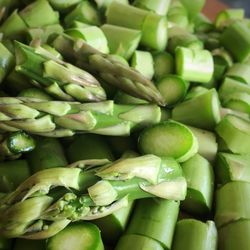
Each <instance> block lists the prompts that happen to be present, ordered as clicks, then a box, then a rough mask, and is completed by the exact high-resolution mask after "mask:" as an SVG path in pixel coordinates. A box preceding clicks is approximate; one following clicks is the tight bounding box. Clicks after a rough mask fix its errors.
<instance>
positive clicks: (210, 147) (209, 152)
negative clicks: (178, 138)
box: [188, 126, 218, 162]
mask: <svg viewBox="0 0 250 250" xmlns="http://www.w3.org/2000/svg"><path fill="white" fill-rule="evenodd" d="M188 128H189V129H190V130H191V131H192V132H193V134H194V135H195V137H196V138H197V141H198V145H199V149H198V153H199V154H200V155H201V156H203V157H205V158H206V159H207V160H208V161H210V162H213V161H214V160H215V157H216V154H217V151H218V144H217V142H216V136H215V134H214V133H212V132H210V131H206V130H202V129H198V128H194V127H190V126H188Z"/></svg>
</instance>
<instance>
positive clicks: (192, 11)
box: [180, 0, 206, 19]
mask: <svg viewBox="0 0 250 250" xmlns="http://www.w3.org/2000/svg"><path fill="white" fill-rule="evenodd" d="M180 2H181V3H182V4H183V6H184V7H185V8H186V9H187V11H188V14H189V16H190V19H194V18H195V17H196V15H197V14H198V13H200V12H201V10H202V9H203V7H204V5H205V3H206V1H205V0H195V1H194V2H193V3H192V5H190V2H189V1H188V0H180Z"/></svg>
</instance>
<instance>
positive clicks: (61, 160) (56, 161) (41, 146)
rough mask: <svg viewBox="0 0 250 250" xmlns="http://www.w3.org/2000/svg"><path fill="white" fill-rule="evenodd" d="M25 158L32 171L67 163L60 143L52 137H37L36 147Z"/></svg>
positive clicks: (63, 165)
mask: <svg viewBox="0 0 250 250" xmlns="http://www.w3.org/2000/svg"><path fill="white" fill-rule="evenodd" d="M27 160H28V163H29V166H30V167H31V170H32V172H33V173H36V172H38V171H41V170H43V169H48V168H55V167H65V166H66V165H67V160H66V158H65V155H64V152H63V148H62V145H61V144H60V142H59V141H58V140H56V139H54V138H40V137H39V138H37V139H36V148H35V150H33V151H32V152H30V153H29V154H28V155H27Z"/></svg>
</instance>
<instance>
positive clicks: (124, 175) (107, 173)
mask: <svg viewBox="0 0 250 250" xmlns="http://www.w3.org/2000/svg"><path fill="white" fill-rule="evenodd" d="M79 167H80V168H82V170H81V169H80V168H79ZM93 183H94V184H93ZM186 188H187V186H186V180H185V178H184V177H183V176H182V170H181V167H180V166H179V165H178V164H177V163H176V162H175V161H174V160H172V159H168V158H162V159H161V158H159V157H157V156H154V155H145V156H141V157H133V158H128V159H124V158H121V159H120V160H118V161H116V162H114V163H109V161H107V160H106V159H103V160H85V161H80V162H76V163H74V164H71V165H70V166H68V167H67V168H53V169H46V170H43V171H40V172H38V173H36V174H34V175H33V176H31V177H30V178H28V179H27V180H26V181H24V182H23V183H22V184H21V185H20V186H19V187H18V188H17V189H16V190H15V191H14V192H12V193H10V194H9V195H7V196H5V197H4V199H2V200H1V201H0V206H1V214H0V219H1V220H0V221H1V224H0V232H1V235H3V236H6V237H23V238H28V239H44V238H48V237H51V236H53V235H55V234H56V233H58V232H60V231H61V230H62V229H63V228H65V227H66V226H67V225H68V224H69V223H70V222H71V221H78V220H94V219H98V218H102V217H105V216H107V215H110V214H112V213H114V212H115V211H117V210H119V209H121V208H123V207H127V206H128V204H129V200H133V199H141V198H147V197H160V198H164V199H173V200H184V199H185V195H186ZM68 190H70V192H69V191H68ZM55 191H57V195H56V193H55ZM59 191H60V192H59ZM78 191H81V192H78ZM84 191H85V192H86V193H85V194H84V195H82V192H84ZM58 192H59V193H58ZM31 207H32V210H30V208H31ZM16 221H18V222H19V223H18V227H17V226H16Z"/></svg>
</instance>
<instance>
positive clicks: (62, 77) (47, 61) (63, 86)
mask: <svg viewBox="0 0 250 250" xmlns="http://www.w3.org/2000/svg"><path fill="white" fill-rule="evenodd" d="M16 61H17V66H16V70H17V71H18V72H20V73H22V74H24V75H26V76H28V77H30V78H31V79H32V80H34V81H36V82H37V83H38V84H39V86H40V87H41V88H43V89H44V90H45V91H47V92H48V93H49V94H52V95H54V96H56V97H57V98H58V99H61V100H67V101H72V100H74V99H76V100H78V101H101V100H105V98H106V94H105V92H104V90H103V89H102V87H101V86H100V84H99V82H98V81H97V80H96V79H95V78H94V77H93V76H92V75H90V74H89V73H87V72H86V71H84V70H81V69H79V68H77V67H75V66H73V65H71V64H68V63H65V62H63V61H61V60H59V59H57V58H55V57H54V56H53V55H52V54H50V53H48V52H47V51H46V50H45V51H44V50H42V49H41V48H37V49H34V48H31V47H29V46H26V45H24V44H21V43H16Z"/></svg>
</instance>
